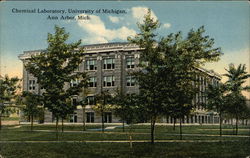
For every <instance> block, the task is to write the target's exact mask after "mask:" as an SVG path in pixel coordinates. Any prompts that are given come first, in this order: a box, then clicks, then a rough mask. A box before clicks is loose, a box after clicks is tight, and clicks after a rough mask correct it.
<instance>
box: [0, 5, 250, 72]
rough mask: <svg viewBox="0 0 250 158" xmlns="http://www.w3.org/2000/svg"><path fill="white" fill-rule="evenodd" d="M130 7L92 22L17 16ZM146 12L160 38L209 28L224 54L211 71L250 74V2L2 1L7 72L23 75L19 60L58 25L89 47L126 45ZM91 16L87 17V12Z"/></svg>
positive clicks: (1, 46)
mask: <svg viewBox="0 0 250 158" xmlns="http://www.w3.org/2000/svg"><path fill="white" fill-rule="evenodd" d="M13 8H17V9H36V10H37V9H40V10H42V9H47V10H49V9H63V10H66V11H67V10H68V9H78V10H83V9H93V10H97V9H100V8H101V9H124V10H126V12H127V13H126V14H97V13H94V14H93V15H89V16H90V20H47V16H48V15H53V16H58V17H60V16H62V15H63V16H67V15H68V16H77V15H79V14H69V13H67V14H41V13H22V14H18V13H12V9H13ZM146 8H150V9H151V10H152V12H153V17H155V18H157V19H158V20H159V21H160V22H161V28H160V29H159V30H158V34H159V35H160V36H166V35H168V34H169V33H175V32H177V31H182V32H183V35H186V34H187V32H188V31H189V30H190V29H192V28H194V29H197V28H198V27H200V26H202V25H204V26H205V29H206V34H207V35H209V36H210V37H212V38H214V39H215V47H221V48H222V51H223V53H224V55H223V56H222V58H221V60H220V61H219V62H217V63H212V64H207V65H206V68H208V69H214V70H215V71H216V72H218V73H221V74H223V73H225V70H224V68H225V67H227V65H228V64H229V63H235V64H236V65H237V64H239V63H243V64H247V67H248V70H249V59H250V58H249V54H250V53H249V50H250V49H249V43H250V39H249V38H250V32H249V31H250V29H249V28H250V7H249V2H230V1H229V2H225V1H224V2H201V1H192V2H190V1H189V2H164V1H159V2H150V1H124V2H121V1H119V2H115V1H113V2H80V1H73V2H66V1H64V2H59V1H57V2H48V1H47V2H15V1H12V2H11V1H9V2H0V11H1V14H0V18H1V19H0V22H1V24H0V26H1V27H0V31H1V32H0V35H1V36H0V49H1V54H0V57H1V65H0V66H1V73H2V74H6V73H8V74H9V75H10V76H15V75H17V76H20V77H21V76H22V63H21V61H19V60H18V58H17V56H18V55H19V54H21V53H22V52H23V51H25V50H37V49H45V48H46V47H47V42H46V39H47V33H48V32H50V33H53V31H54V30H53V29H54V25H55V24H57V25H59V26H61V27H65V29H66V31H67V32H70V35H71V36H70V39H69V42H72V41H76V40H78V39H82V40H83V44H91V43H105V42H125V41H126V37H127V36H130V35H133V34H135V33H136V32H138V29H137V26H136V22H138V21H141V19H142V17H143V14H144V13H145V11H146ZM84 16H86V14H84Z"/></svg>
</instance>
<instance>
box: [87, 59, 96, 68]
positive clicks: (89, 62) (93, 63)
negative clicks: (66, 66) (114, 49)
mask: <svg viewBox="0 0 250 158" xmlns="http://www.w3.org/2000/svg"><path fill="white" fill-rule="evenodd" d="M86 69H87V70H96V69H97V67H96V60H95V59H91V60H87V61H86Z"/></svg>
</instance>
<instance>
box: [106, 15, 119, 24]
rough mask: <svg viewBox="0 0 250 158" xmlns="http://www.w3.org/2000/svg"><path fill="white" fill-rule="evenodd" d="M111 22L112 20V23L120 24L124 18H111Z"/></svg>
mask: <svg viewBox="0 0 250 158" xmlns="http://www.w3.org/2000/svg"><path fill="white" fill-rule="evenodd" d="M109 20H110V21H111V22H112V23H119V22H120V20H122V18H120V17H116V16H109Z"/></svg>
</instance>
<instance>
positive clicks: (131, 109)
mask: <svg viewBox="0 0 250 158" xmlns="http://www.w3.org/2000/svg"><path fill="white" fill-rule="evenodd" d="M111 102H112V103H111V104H112V105H113V111H114V113H115V115H117V116H119V117H120V118H121V120H122V127H123V128H122V130H123V132H124V131H125V122H126V123H128V124H130V123H132V122H133V121H135V119H136V117H135V114H136V111H135V109H136V106H135V104H136V97H135V94H123V93H121V91H119V90H118V91H117V92H116V94H115V96H114V97H112V98H111Z"/></svg>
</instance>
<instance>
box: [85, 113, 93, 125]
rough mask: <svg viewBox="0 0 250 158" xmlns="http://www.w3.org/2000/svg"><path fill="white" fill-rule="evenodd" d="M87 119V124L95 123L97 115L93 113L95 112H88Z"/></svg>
mask: <svg viewBox="0 0 250 158" xmlns="http://www.w3.org/2000/svg"><path fill="white" fill-rule="evenodd" d="M86 117H87V119H86V122H88V123H93V122H95V113H93V112H86Z"/></svg>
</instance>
